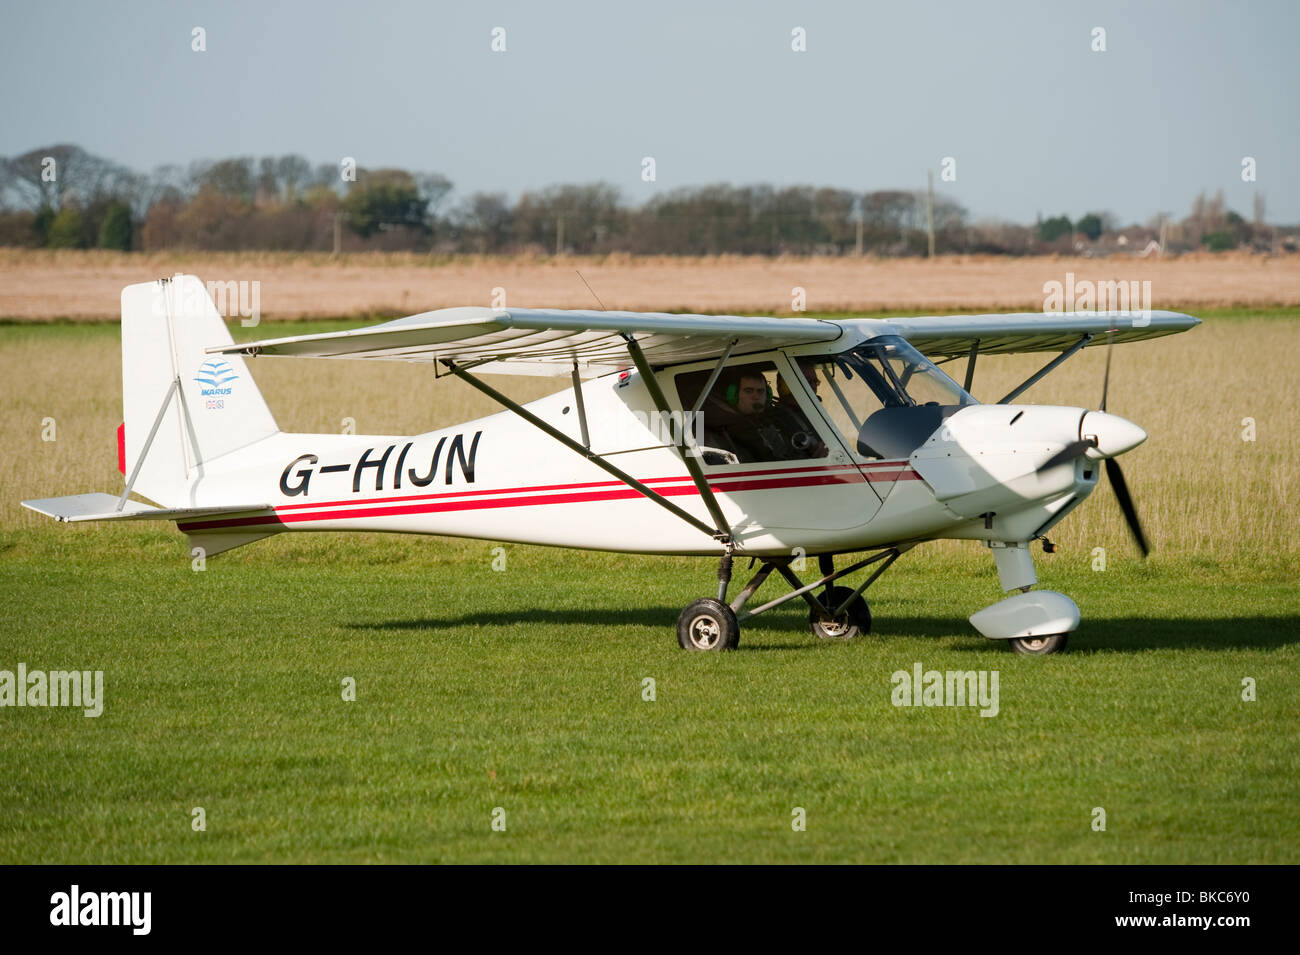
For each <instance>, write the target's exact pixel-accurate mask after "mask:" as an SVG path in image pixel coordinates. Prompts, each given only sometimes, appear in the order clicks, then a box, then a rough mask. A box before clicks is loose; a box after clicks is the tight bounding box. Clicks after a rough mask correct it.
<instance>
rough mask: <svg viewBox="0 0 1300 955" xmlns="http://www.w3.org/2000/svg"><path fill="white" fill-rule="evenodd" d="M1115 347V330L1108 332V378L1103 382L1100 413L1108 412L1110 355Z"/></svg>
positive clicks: (1108, 330) (1111, 329)
mask: <svg viewBox="0 0 1300 955" xmlns="http://www.w3.org/2000/svg"><path fill="white" fill-rule="evenodd" d="M1114 346H1115V329H1113V328H1110V329H1107V330H1106V377H1105V378H1103V379H1102V382H1101V406H1100V407H1099V408H1098V409H1097V410H1098V411H1105V410H1106V394H1107V392H1109V391H1110V353H1111V350H1112V349H1113V348H1114Z"/></svg>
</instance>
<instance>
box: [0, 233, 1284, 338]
mask: <svg viewBox="0 0 1300 955" xmlns="http://www.w3.org/2000/svg"><path fill="white" fill-rule="evenodd" d="M575 270H581V272H582V274H583V276H584V277H585V278H586V279H587V281H588V282H589V283H590V284H591V287H592V288H593V289H594V290H595V292H596V294H597V295H599V296H600V299H601V301H602V302H603V303H604V305H605V307H606V308H610V309H632V310H657V309H664V310H673V311H701V312H713V313H724V312H732V313H749V312H755V313H776V314H785V313H789V312H790V311H791V289H792V288H794V287H795V286H800V287H802V288H804V289H806V291H807V310H808V311H810V312H824V311H833V312H854V311H861V312H881V311H890V310H898V311H907V310H934V311H989V310H1009V309H1018V308H1019V309H1028V310H1034V311H1037V310H1040V309H1041V308H1042V306H1043V284H1044V283H1045V282H1048V281H1060V282H1064V280H1065V274H1066V273H1067V272H1073V273H1074V274H1075V276H1076V279H1078V280H1082V279H1089V280H1092V281H1113V280H1122V281H1132V280H1143V281H1145V280H1149V281H1150V282H1151V294H1152V304H1153V307H1155V308H1196V307H1202V308H1213V307H1226V306H1234V305H1240V306H1268V305H1300V255H1288V256H1279V257H1268V256H1260V255H1246V254H1236V253H1233V254H1218V255H1215V254H1210V253H1197V254H1194V255H1186V256H1181V257H1178V258H1169V259H1163V260H1161V259H1155V260H1153V259H1141V258H1132V257H1111V258H1106V259H1084V258H1055V257H1041V258H1022V259H1012V258H1002V257H992V256H945V257H942V258H939V259H935V260H924V259H875V258H869V257H866V258H860V259H857V258H774V259H769V258H752V257H741V256H720V257H716V258H670V257H664V256H659V257H646V258H633V257H629V256H608V257H586V258H584V257H567V256H562V257H558V258H552V257H547V258H536V259H534V258H495V257H458V258H454V259H445V258H429V257H425V256H419V255H410V254H357V255H345V256H342V257H340V258H338V259H331V258H330V257H329V256H327V255H317V254H310V255H297V254H291V253H175V254H153V255H142V254H124V253H112V252H77V251H62V252H50V251H24V250H16V249H4V250H0V320H6V319H7V320H22V321H40V320H48V319H74V320H108V319H115V318H117V317H118V297H119V295H120V293H121V290H122V287H123V286H125V285H129V284H132V283H134V282H142V281H148V280H149V279H153V278H158V277H161V276H165V275H170V274H173V273H175V272H180V271H185V272H191V273H193V274H196V275H198V276H199V277H200V278H202V279H204V280H205V281H216V280H220V281H259V282H260V283H261V314H262V317H263V318H265V319H268V320H277V319H295V318H319V317H338V316H386V317H388V316H394V315H403V314H411V313H414V312H420V311H425V310H427V309H433V308H442V307H446V306H452V305H489V304H491V303H492V302H491V296H492V290H493V289H494V288H496V287H501V288H503V289H505V290H506V301H507V303H508V304H510V305H515V306H531V307H551V308H592V307H595V306H596V302H595V300H594V299H593V298H592V295H591V292H589V291H588V290H587V288H586V287H585V286H584V285H583V283H582V281H581V280H580V279H579V278H578V276H577V275H576V274H575Z"/></svg>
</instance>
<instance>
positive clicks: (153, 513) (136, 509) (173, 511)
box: [23, 494, 271, 521]
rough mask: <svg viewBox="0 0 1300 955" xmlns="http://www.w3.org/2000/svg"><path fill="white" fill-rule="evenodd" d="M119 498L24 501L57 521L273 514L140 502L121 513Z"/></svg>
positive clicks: (258, 507)
mask: <svg viewBox="0 0 1300 955" xmlns="http://www.w3.org/2000/svg"><path fill="white" fill-rule="evenodd" d="M118 500H119V498H118V496H117V495H115V494H73V495H70V496H69V497H46V498H41V499H40V500H36V501H23V507H27V508H31V509H32V510H33V511H36V512H37V513H40V514H44V515H46V516H47V517H52V518H54V519H55V520H56V521H130V520H135V521H177V520H193V519H194V518H198V517H206V516H208V515H210V514H237V513H248V512H252V511H269V510H271V505H270V504H234V505H223V506H220V507H154V506H153V505H151V504H141V503H140V502H139V501H127V502H126V503H124V504H123V505H122V508H121V510H119V509H118V506H117V502H118Z"/></svg>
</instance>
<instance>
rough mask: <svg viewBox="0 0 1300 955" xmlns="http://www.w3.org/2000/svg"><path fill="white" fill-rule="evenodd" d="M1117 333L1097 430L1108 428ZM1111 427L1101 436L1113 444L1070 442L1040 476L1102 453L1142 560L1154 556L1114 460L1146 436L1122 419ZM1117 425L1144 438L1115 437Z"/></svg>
mask: <svg viewBox="0 0 1300 955" xmlns="http://www.w3.org/2000/svg"><path fill="white" fill-rule="evenodd" d="M1114 333H1115V329H1113V328H1112V329H1110V330H1109V331H1107V333H1106V339H1107V340H1106V373H1105V376H1104V377H1103V378H1102V384H1101V407H1100V408H1099V409H1098V411H1100V412H1102V418H1101V419H1099V420H1098V422H1097V424H1098V426H1102V425H1104V424H1107V422H1106V420H1105V419H1106V417H1107V416H1106V398H1107V396H1108V394H1109V392H1110V353H1111V349H1112V348H1113V347H1114V344H1115V335H1114ZM1090 413H1091V412H1090ZM1085 417H1087V415H1085ZM1108 423H1109V425H1110V426H1112V431H1111V433H1109V434H1106V435H1102V437H1103V439H1107V438H1108V439H1110V440H1103V441H1101V442H1099V441H1098V436H1097V435H1090V436H1088V437H1086V438H1080V439H1079V440H1078V441H1071V442H1070V443H1069V444H1067V445H1066V446H1065V447H1064V448H1062V449H1061V450H1060V451H1057V452H1056V453H1055V454H1053V455H1052V456H1051V457H1050V458H1048V459H1047V460H1046V461H1044V462H1043V463H1042V464H1041V465H1040V466H1039V468H1038V470H1039V472H1040V473H1041V472H1043V471H1046V470H1048V469H1049V468H1054V467H1058V466H1059V465H1062V464H1066V463H1067V462H1070V461H1073V460H1074V459H1075V458H1078V457H1082V456H1083V455H1085V454H1087V453H1088V451H1089V450H1090V449H1093V448H1096V449H1098V450H1100V451H1102V453H1103V454H1105V455H1106V456H1105V458H1104V459H1103V460H1104V461H1105V462H1106V479H1107V481H1109V482H1110V486H1111V490H1113V491H1114V492H1115V500H1116V501H1117V502H1118V503H1119V509H1120V511H1122V512H1123V514H1124V523H1125V524H1127V525H1128V529H1129V533H1130V534H1132V535H1133V542H1134V543H1135V544H1137V548H1138V550H1140V551H1141V552H1142V556H1143V557H1146V556H1147V555H1148V554H1149V553H1151V548H1150V546H1149V545H1148V544H1147V536H1146V533H1145V532H1144V531H1143V530H1142V521H1141V520H1139V519H1138V514H1137V508H1136V507H1135V506H1134V504H1133V495H1132V494H1130V493H1129V489H1128V482H1127V481H1125V480H1124V472H1123V470H1122V469H1121V468H1120V466H1119V462H1118V461H1117V460H1115V457H1114V455H1115V454H1120V453H1123V451H1125V450H1128V448H1130V447H1132V446H1133V445H1134V444H1137V443H1139V442H1140V440H1141V438H1145V437H1146V435H1145V434H1144V433H1142V432H1141V430H1140V429H1137V427H1136V425H1133V424H1131V423H1129V422H1124V421H1123V420H1122V419H1119V420H1118V422H1117V421H1116V419H1114V418H1113V417H1111V418H1110V420H1109V422H1108ZM1117 423H1118V424H1122V425H1124V426H1126V427H1127V428H1128V429H1134V430H1137V431H1138V433H1139V434H1140V435H1141V437H1140V438H1138V440H1136V441H1134V440H1133V438H1132V437H1131V436H1129V435H1121V434H1116V433H1115V432H1114V427H1113V426H1115V425H1116V424H1117ZM1081 427H1082V423H1081ZM1099 430H1100V427H1099ZM1116 438H1120V439H1121V440H1119V442H1118V443H1117V444H1116V445H1114V446H1108V447H1106V448H1105V449H1102V447H1101V444H1107V445H1112V442H1113V441H1114V440H1115V439H1116ZM1130 442H1131V443H1130Z"/></svg>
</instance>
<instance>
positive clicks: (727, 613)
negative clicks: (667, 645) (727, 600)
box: [677, 597, 740, 652]
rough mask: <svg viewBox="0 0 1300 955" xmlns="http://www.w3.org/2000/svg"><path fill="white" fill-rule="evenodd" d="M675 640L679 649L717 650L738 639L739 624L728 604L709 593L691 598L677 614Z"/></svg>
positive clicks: (737, 641) (727, 647)
mask: <svg viewBox="0 0 1300 955" xmlns="http://www.w3.org/2000/svg"><path fill="white" fill-rule="evenodd" d="M677 642H678V643H679V644H681V647H682V649H683V650H698V651H701V652H721V651H723V650H734V649H736V645H737V644H738V643H740V624H738V623H736V615H735V613H733V612H732V610H731V608H730V607H728V606H727V605H726V604H724V603H722V602H721V601H719V600H714V599H713V598H712V597H705V598H703V599H701V600H697V601H695V603H693V604H691V605H690V606H689V607H687V608H686V609H685V610H683V611H682V615H681V616H680V617H678V618H677Z"/></svg>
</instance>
